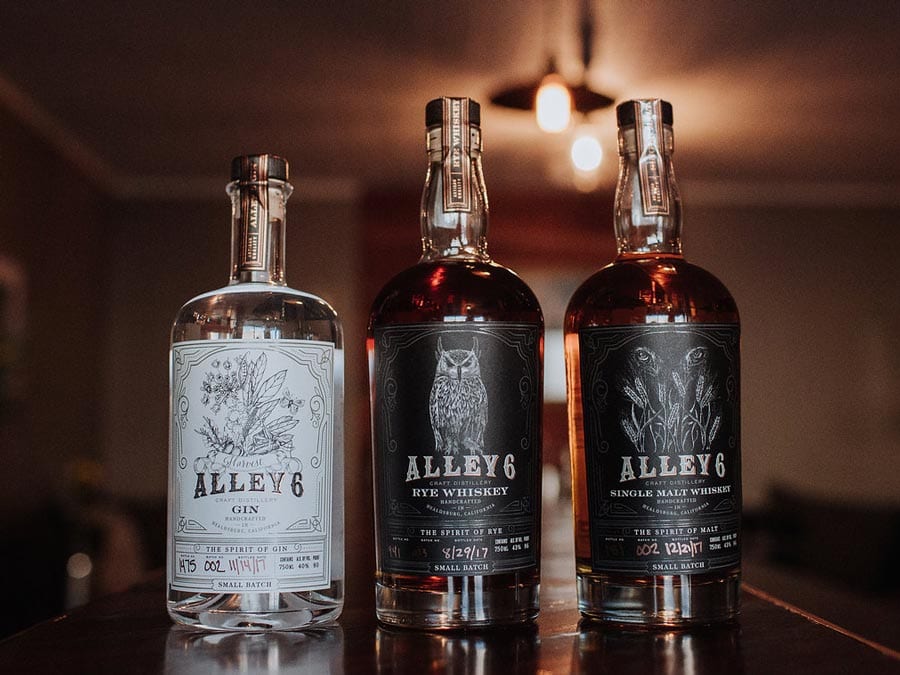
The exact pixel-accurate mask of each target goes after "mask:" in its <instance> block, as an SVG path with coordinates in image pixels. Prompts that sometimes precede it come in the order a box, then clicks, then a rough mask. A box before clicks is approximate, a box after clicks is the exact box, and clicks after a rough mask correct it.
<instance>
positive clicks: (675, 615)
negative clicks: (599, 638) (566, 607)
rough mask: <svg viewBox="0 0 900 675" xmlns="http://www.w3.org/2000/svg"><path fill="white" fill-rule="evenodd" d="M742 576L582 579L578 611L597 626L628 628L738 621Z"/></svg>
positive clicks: (598, 576)
mask: <svg viewBox="0 0 900 675" xmlns="http://www.w3.org/2000/svg"><path fill="white" fill-rule="evenodd" d="M740 585H741V574H740V571H739V570H733V571H729V572H726V573H717V574H693V575H691V574H681V575H661V576H639V575H629V574H598V573H581V572H579V574H578V580H577V586H578V609H579V611H580V612H581V614H582V615H583V616H584V617H585V618H587V619H589V620H593V621H601V622H603V623H608V624H616V625H620V626H623V627H632V628H637V627H643V628H656V627H659V628H687V627H690V626H698V625H705V624H713V623H722V622H726V621H731V620H733V619H735V618H736V617H737V615H738V611H739V610H740Z"/></svg>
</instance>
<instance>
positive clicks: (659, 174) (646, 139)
mask: <svg viewBox="0 0 900 675" xmlns="http://www.w3.org/2000/svg"><path fill="white" fill-rule="evenodd" d="M634 106H635V111H634V113H635V114H634V119H635V125H634V133H635V140H636V141H637V151H638V173H639V176H640V181H641V202H642V206H643V212H644V215H645V216H668V215H669V175H668V173H667V171H666V165H665V159H664V157H663V151H662V148H663V140H664V135H663V125H662V110H661V108H660V103H659V101H658V100H654V101H635V102H634Z"/></svg>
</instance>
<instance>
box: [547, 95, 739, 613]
mask: <svg viewBox="0 0 900 675" xmlns="http://www.w3.org/2000/svg"><path fill="white" fill-rule="evenodd" d="M617 116H618V124H619V182H618V186H617V188H616V199H615V235H616V241H617V247H618V255H617V257H616V259H615V261H614V262H613V263H611V264H609V265H607V266H606V267H604V268H603V269H601V270H600V271H599V272H597V273H596V274H595V275H594V276H592V277H590V278H589V279H588V280H587V281H585V282H584V284H583V285H582V286H581V287H580V288H579V289H578V290H577V291H576V292H575V294H574V295H573V297H572V299H571V301H570V303H569V307H568V310H567V312H566V319H565V340H566V366H567V368H566V369H567V381H568V400H569V438H570V446H571V458H572V481H573V501H574V504H573V508H574V514H575V555H576V565H577V578H578V581H577V585H578V602H579V608H580V610H581V612H582V614H584V615H585V616H587V617H590V618H594V619H599V620H601V621H606V622H611V623H618V624H639V625H647V626H685V625H691V624H702V623H710V622H716V621H722V620H727V619H730V618H732V617H734V616H735V615H736V613H737V611H738V601H739V584H740V539H739V537H740V531H739V530H740V513H741V469H740V397H739V371H740V364H739V342H740V326H739V319H738V310H737V306H736V305H735V302H734V300H733V299H732V297H731V295H730V294H729V293H728V291H727V290H726V288H725V287H724V286H723V285H722V284H721V283H720V282H719V281H718V280H717V279H716V278H715V277H713V276H712V275H711V274H709V273H708V272H706V271H704V270H702V269H700V268H699V267H696V266H695V265H691V264H690V263H688V262H686V261H685V260H684V257H683V256H682V251H681V197H680V195H679V193H678V189H677V187H676V184H675V175H674V172H673V169H672V151H673V148H674V141H673V135H672V106H671V105H670V104H669V103H667V102H665V101H660V100H658V99H653V100H637V101H628V102H625V103H622V104H621V105H620V106H618V108H617Z"/></svg>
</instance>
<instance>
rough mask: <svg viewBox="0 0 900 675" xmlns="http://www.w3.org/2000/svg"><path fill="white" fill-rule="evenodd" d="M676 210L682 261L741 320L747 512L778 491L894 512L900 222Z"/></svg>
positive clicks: (899, 213) (860, 214) (898, 442)
mask: <svg viewBox="0 0 900 675" xmlns="http://www.w3.org/2000/svg"><path fill="white" fill-rule="evenodd" d="M759 197H760V201H764V200H765V195H760V196H759ZM685 202H686V219H685V229H684V239H685V252H686V254H687V256H688V258H689V259H690V260H692V261H694V262H696V263H698V264H700V265H702V266H704V267H706V268H707V269H709V270H711V271H712V272H713V273H715V274H716V275H717V276H718V277H719V278H720V279H722V280H723V281H724V282H725V284H726V285H727V286H728V287H729V289H730V290H731V292H732V294H733V295H734V296H735V299H736V300H737V303H738V308H739V309H740V312H741V321H742V324H743V327H742V330H743V333H742V378H743V381H742V388H743V391H742V403H743V411H742V426H743V429H742V435H743V453H744V455H743V467H744V492H745V500H746V502H747V503H748V504H750V505H758V504H760V503H761V502H762V501H763V500H764V498H765V496H766V492H767V490H768V488H769V487H770V486H771V485H773V484H778V485H783V486H789V487H793V488H795V489H797V490H800V491H802V492H803V493H806V494H808V495H812V496H820V497H835V498H837V499H839V500H840V501H850V500H852V501H855V502H863V503H866V504H881V505H883V504H885V503H892V504H894V505H895V506H896V505H897V504H898V503H900V473H898V472H897V471H896V465H897V457H898V456H900V351H898V348H900V312H898V307H900V274H898V267H897V265H898V261H900V228H898V226H897V223H898V222H900V209H896V208H895V209H891V208H881V209H877V208H787V207H779V208H750V207H744V208H725V207H712V206H710V207H701V206H695V207H691V206H690V203H691V202H690V194H689V193H686V194H685Z"/></svg>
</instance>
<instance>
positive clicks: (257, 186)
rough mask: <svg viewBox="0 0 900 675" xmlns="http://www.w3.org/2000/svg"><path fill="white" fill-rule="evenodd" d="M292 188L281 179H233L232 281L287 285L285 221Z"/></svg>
mask: <svg viewBox="0 0 900 675" xmlns="http://www.w3.org/2000/svg"><path fill="white" fill-rule="evenodd" d="M292 191H293V187H292V186H291V184H290V183H286V182H284V181H280V180H272V179H269V180H266V181H257V182H242V181H234V182H232V183H229V185H228V194H229V196H230V197H231V281H230V283H231V284H239V283H268V284H275V285H278V286H284V285H285V280H284V246H285V243H284V242H285V227H284V223H285V212H286V204H287V200H288V197H290V195H291V192H292Z"/></svg>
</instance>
